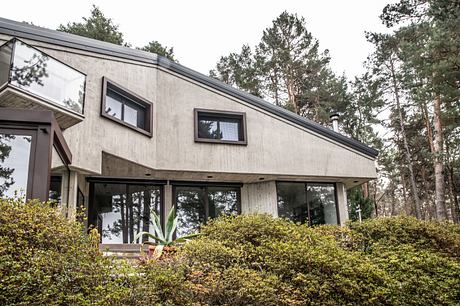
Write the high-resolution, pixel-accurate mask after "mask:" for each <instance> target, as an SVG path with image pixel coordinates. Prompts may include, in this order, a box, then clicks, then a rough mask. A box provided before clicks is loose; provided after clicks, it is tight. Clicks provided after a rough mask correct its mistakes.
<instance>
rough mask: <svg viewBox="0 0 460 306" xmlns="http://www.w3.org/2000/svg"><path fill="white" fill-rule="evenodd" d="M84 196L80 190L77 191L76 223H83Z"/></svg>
mask: <svg viewBox="0 0 460 306" xmlns="http://www.w3.org/2000/svg"><path fill="white" fill-rule="evenodd" d="M85 208H86V207H85V196H84V194H83V192H81V190H80V188H78V191H77V216H76V219H77V221H78V222H84V218H85Z"/></svg>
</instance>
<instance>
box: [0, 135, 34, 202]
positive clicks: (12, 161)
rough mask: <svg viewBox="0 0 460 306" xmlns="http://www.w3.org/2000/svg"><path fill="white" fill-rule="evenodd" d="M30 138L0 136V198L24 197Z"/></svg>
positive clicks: (27, 174)
mask: <svg viewBox="0 0 460 306" xmlns="http://www.w3.org/2000/svg"><path fill="white" fill-rule="evenodd" d="M31 144H32V136H24V135H13V134H0V196H1V197H16V196H25V195H26V192H27V180H28V178H29V157H30V148H31Z"/></svg>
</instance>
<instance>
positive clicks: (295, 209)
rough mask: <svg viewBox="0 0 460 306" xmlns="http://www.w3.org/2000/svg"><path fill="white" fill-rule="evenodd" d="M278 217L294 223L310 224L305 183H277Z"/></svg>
mask: <svg viewBox="0 0 460 306" xmlns="http://www.w3.org/2000/svg"><path fill="white" fill-rule="evenodd" d="M277 192H278V216H279V217H280V218H287V219H289V220H292V221H294V222H301V223H308V209H307V203H306V195H305V184H304V183H277Z"/></svg>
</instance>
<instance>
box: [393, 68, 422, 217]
mask: <svg viewBox="0 0 460 306" xmlns="http://www.w3.org/2000/svg"><path fill="white" fill-rule="evenodd" d="M390 65H391V66H390V68H391V78H392V82H393V90H394V95H395V100H396V109H397V111H398V116H399V126H400V128H401V136H402V138H403V143H404V151H405V152H404V153H405V157H406V161H407V167H408V168H409V175H410V183H411V187H412V193H413V197H414V204H415V215H416V217H417V219H421V218H422V213H421V209H420V198H419V194H418V189H417V183H416V181H415V175H414V169H413V167H412V155H411V153H410V150H409V144H408V143H407V136H406V129H405V127H404V118H403V114H402V110H401V102H400V100H399V88H398V84H397V82H396V75H395V69H394V63H393V61H392V60H391V61H390Z"/></svg>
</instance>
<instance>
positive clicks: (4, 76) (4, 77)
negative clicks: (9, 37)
mask: <svg viewBox="0 0 460 306" xmlns="http://www.w3.org/2000/svg"><path fill="white" fill-rule="evenodd" d="M12 45H13V44H12V43H7V44H5V45H3V46H1V47H0V87H1V86H2V85H4V84H5V83H7V82H8V76H9V74H10V64H11V46H12Z"/></svg>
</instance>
